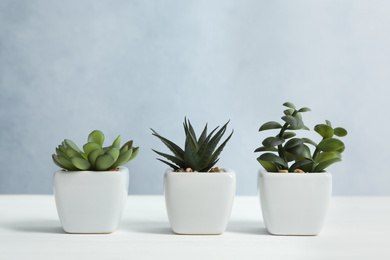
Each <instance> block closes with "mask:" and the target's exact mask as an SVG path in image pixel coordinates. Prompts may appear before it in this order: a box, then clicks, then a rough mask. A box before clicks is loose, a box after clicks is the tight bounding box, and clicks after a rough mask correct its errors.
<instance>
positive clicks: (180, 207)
mask: <svg viewBox="0 0 390 260" xmlns="http://www.w3.org/2000/svg"><path fill="white" fill-rule="evenodd" d="M223 170H224V171H223V172H212V173H207V172H189V173H187V172H173V171H172V170H171V169H169V170H167V171H166V172H165V175H164V196H165V203H166V209H167V213H168V218H169V223H170V225H171V228H172V230H173V232H175V233H176V234H188V235H217V234H222V233H223V232H224V231H225V230H226V227H227V224H228V222H229V218H230V214H231V210H232V206H233V201H234V195H235V190H236V175H235V173H234V171H232V170H229V169H223Z"/></svg>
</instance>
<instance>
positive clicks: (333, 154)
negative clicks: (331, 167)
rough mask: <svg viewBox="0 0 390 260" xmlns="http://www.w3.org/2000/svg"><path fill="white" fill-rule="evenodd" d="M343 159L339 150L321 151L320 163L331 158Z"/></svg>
mask: <svg viewBox="0 0 390 260" xmlns="http://www.w3.org/2000/svg"><path fill="white" fill-rule="evenodd" d="M336 158H337V159H341V154H340V153H339V152H327V153H321V154H320V155H319V157H318V161H317V162H318V163H322V162H325V161H328V160H331V159H336Z"/></svg>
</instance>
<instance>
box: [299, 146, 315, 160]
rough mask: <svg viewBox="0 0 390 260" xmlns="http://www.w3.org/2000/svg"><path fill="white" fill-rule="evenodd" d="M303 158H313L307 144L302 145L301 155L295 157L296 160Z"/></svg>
mask: <svg viewBox="0 0 390 260" xmlns="http://www.w3.org/2000/svg"><path fill="white" fill-rule="evenodd" d="M303 159H308V160H311V161H312V160H313V158H312V156H311V151H310V149H309V147H308V146H307V145H303V150H302V153H301V155H300V156H299V157H298V158H297V160H303Z"/></svg>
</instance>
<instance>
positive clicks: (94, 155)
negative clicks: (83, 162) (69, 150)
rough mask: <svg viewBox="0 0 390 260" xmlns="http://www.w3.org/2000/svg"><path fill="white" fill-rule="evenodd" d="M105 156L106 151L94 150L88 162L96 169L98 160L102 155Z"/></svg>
mask: <svg viewBox="0 0 390 260" xmlns="http://www.w3.org/2000/svg"><path fill="white" fill-rule="evenodd" d="M103 154H104V150H103V149H96V150H93V151H92V152H91V153H89V155H88V161H89V162H90V163H91V165H92V167H95V164H96V159H97V158H98V157H99V156H100V155H103Z"/></svg>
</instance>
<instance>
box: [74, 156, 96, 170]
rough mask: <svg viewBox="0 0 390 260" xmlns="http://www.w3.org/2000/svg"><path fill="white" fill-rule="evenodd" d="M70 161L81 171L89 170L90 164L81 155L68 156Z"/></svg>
mask: <svg viewBox="0 0 390 260" xmlns="http://www.w3.org/2000/svg"><path fill="white" fill-rule="evenodd" d="M70 161H71V162H72V164H73V165H74V166H75V167H76V168H78V169H79V170H82V171H86V170H89V169H91V167H92V165H91V164H90V163H89V162H88V161H87V160H85V159H84V158H82V157H72V158H70Z"/></svg>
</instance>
